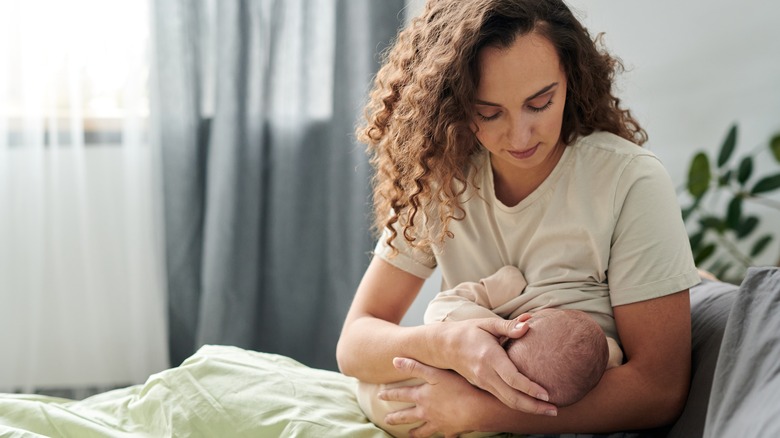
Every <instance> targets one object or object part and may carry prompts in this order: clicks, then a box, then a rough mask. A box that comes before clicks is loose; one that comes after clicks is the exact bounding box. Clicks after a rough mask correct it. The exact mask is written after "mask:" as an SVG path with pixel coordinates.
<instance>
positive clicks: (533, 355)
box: [357, 266, 623, 437]
mask: <svg viewBox="0 0 780 438" xmlns="http://www.w3.org/2000/svg"><path fill="white" fill-rule="evenodd" d="M508 285H511V287H507V286H508ZM526 285H527V283H526V281H525V278H524V277H523V275H522V273H520V271H519V270H518V269H517V268H515V267H512V266H507V267H504V268H501V269H500V270H499V271H498V272H496V273H495V274H493V275H491V276H490V277H487V278H485V279H482V280H481V281H480V282H478V283H463V284H460V285H458V286H456V287H455V288H454V289H451V290H447V291H443V292H441V293H439V294H438V295H437V296H436V298H434V299H433V300H432V301H431V303H430V304H429V305H428V308H427V309H426V312H425V317H424V320H425V323H426V324H429V323H432V322H437V321H460V320H464V319H472V318H481V317H494V318H506V317H508V316H509V313H516V312H512V310H514V311H517V310H518V309H516V308H515V309H511V310H510V309H507V304H510V303H512V302H513V299H514V298H516V297H518V296H519V295H520V294H521V293H522V291H523V289H525V286H526ZM507 289H510V290H507ZM514 307H516V306H514ZM529 311H530V312H531V313H533V317H532V318H531V319H530V320H529V321H528V322H527V324H529V330H528V332H527V333H526V334H525V335H524V336H523V337H522V338H520V339H516V340H515V339H509V340H507V341H505V342H504V344H503V346H504V348H505V349H506V350H507V355H508V356H509V358H510V359H511V360H512V362H514V364H515V366H517V369H518V371H520V372H521V373H522V374H524V375H525V376H526V377H528V378H529V379H531V380H532V381H534V382H536V383H538V384H539V385H541V386H542V387H543V388H545V389H546V390H547V392H548V394H549V396H550V402H551V403H553V404H555V405H557V406H568V405H571V404H573V403H575V402H577V401H578V400H580V399H581V398H582V397H584V396H585V394H587V393H588V392H589V391H590V390H591V389H592V388H593V387H594V386H596V384H597V383H598V382H599V380H600V379H601V376H602V374H603V373H604V370H605V369H607V368H612V367H615V366H618V365H620V364H621V363H622V360H623V353H622V351H621V350H620V347H619V346H618V345H617V342H615V340H614V339H611V338H607V337H606V336H605V335H604V332H603V330H602V329H601V327H600V326H599V325H598V324H597V323H596V322H595V320H593V318H591V317H590V316H588V314H586V313H585V312H582V311H579V310H565V309H556V308H543V309H539V310H536V311H531V310H530V309H529ZM421 383H424V382H422V381H421V380H419V379H410V380H404V381H401V382H395V383H390V384H385V385H380V384H369V383H363V382H360V384H359V386H358V394H357V396H358V402H359V404H360V407H361V408H362V409H363V412H364V413H365V414H366V416H367V417H368V418H369V419H370V420H371V421H372V422H373V423H374V424H376V425H378V426H379V427H381V428H383V429H384V430H385V431H387V432H388V433H390V434H391V435H393V436H396V437H403V436H408V433H409V430H411V429H413V428H415V427H417V426H419V424H407V425H396V426H391V425H388V424H386V423H385V421H384V417H385V415H387V414H388V413H390V412H393V411H396V410H399V409H404V408H407V407H411V406H413V405H412V404H410V403H401V402H388V401H384V400H380V399H379V398H378V397H377V394H378V393H379V391H381V390H383V389H387V388H394V387H399V386H412V385H419V384H421ZM492 434H494V433H492V432H491V433H475V434H469V435H468V436H469V437H472V436H488V435H492Z"/></svg>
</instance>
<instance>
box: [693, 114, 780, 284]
mask: <svg viewBox="0 0 780 438" xmlns="http://www.w3.org/2000/svg"><path fill="white" fill-rule="evenodd" d="M737 135H738V127H737V125H736V124H734V125H732V126H731V128H730V129H729V131H728V133H727V134H726V138H725V140H724V141H723V143H722V145H721V147H720V150H719V151H718V155H717V159H711V158H710V156H709V155H708V154H707V153H706V152H703V151H699V152H696V153H695V154H694V156H693V158H692V160H691V163H690V166H689V170H688V179H687V181H686V183H685V186H684V187H683V188H682V190H686V191H687V192H688V194H689V195H690V204H689V205H687V206H685V207H683V220H684V221H685V223H686V227H687V229H688V235H689V239H690V243H691V248H692V250H693V255H694V259H695V262H696V266H699V267H701V268H703V269H706V270H708V271H710V272H712V273H713V274H715V275H716V276H717V277H718V278H721V279H725V280H727V281H733V282H739V281H740V280H741V278H743V277H744V274H745V271H746V270H747V268H748V267H750V266H755V265H756V263H755V258H756V257H758V256H760V255H761V254H762V253H763V252H764V251H765V250H766V249H767V248H768V247H769V245H770V244H771V243H772V241H773V240H775V239H776V238H778V237H780V236H778V234H780V226H775V227H774V229H773V230H772V232H769V233H763V234H761V233H759V234H760V235H758V236H756V234H757V233H756V230H757V229H758V225H759V223H760V222H761V219H760V218H759V217H758V216H755V215H752V214H749V213H747V212H746V211H745V209H744V208H743V207H744V206H745V203H748V202H749V203H754V204H757V205H761V206H764V207H767V208H770V209H774V210H777V211H780V201H778V200H776V199H773V198H772V197H771V195H772V193H773V192H775V191H777V190H778V189H780V133H778V134H776V135H774V136H773V137H772V138H771V139H770V141H769V143H768V145H767V144H760V145H758V146H757V147H755V148H753V149H752V150H751V151H749V152H748V153H746V154H743V155H741V156H738V157H736V158H734V159H732V156H733V155H734V151H735V149H736V145H737ZM767 146H768V147H767ZM765 152H769V153H770V154H771V155H772V156H773V157H774V160H771V159H770V162H771V167H772V169H770V171H769V174H768V175H767V174H764V175H756V174H755V173H756V172H754V169H755V164H756V163H757V162H758V161H757V160H758V159H759V155H760V154H762V153H765ZM774 223H775V224H778V225H780V220H778V221H776V222H774ZM777 264H778V265H780V260H779V261H778V262H777Z"/></svg>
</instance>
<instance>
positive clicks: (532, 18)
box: [357, 0, 647, 251]
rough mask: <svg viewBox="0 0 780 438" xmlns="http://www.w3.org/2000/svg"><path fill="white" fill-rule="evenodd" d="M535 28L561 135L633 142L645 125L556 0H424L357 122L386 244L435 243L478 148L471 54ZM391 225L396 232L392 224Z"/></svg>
mask: <svg viewBox="0 0 780 438" xmlns="http://www.w3.org/2000/svg"><path fill="white" fill-rule="evenodd" d="M531 32H535V33H537V34H538V35H541V36H544V37H545V38H547V39H548V40H549V41H550V42H551V43H552V44H553V46H555V48H556V50H557V53H558V57H559V58H560V61H561V65H562V68H563V70H564V72H565V74H566V79H567V90H566V93H567V97H566V104H565V107H564V114H563V125H562V129H561V139H562V141H563V142H564V143H565V144H569V143H571V142H572V141H573V140H574V139H576V138H577V137H579V136H582V135H588V134H590V133H592V132H594V131H608V132H612V133H614V134H616V135H619V136H620V137H623V138H625V139H628V140H631V141H633V142H635V143H637V144H640V145H641V144H643V143H644V142H645V141H646V140H647V135H646V133H645V131H644V130H643V129H642V128H641V127H640V126H639V124H638V123H637V121H636V120H635V119H634V118H633V116H632V115H631V113H630V112H629V111H628V110H626V109H621V108H620V99H618V98H617V97H615V95H614V94H613V90H612V85H613V80H614V76H615V73H616V72H617V71H622V69H623V66H622V64H621V63H620V61H619V60H618V59H616V58H613V57H612V56H610V55H609V54H608V53H606V51H603V50H600V49H599V47H598V46H599V43H600V41H599V39H600V38H599V37H597V38H595V39H591V37H590V35H589V34H588V31H587V30H586V29H585V28H584V27H583V26H582V24H580V22H579V21H578V20H577V19H576V18H575V17H574V15H573V14H572V12H571V11H570V10H569V8H568V7H567V6H566V5H565V4H564V3H563V1H561V0H468V1H463V0H428V2H427V4H426V7H425V10H424V12H423V14H422V15H420V16H419V17H417V18H415V19H413V20H412V21H411V23H410V24H409V26H408V27H407V28H406V29H404V30H403V31H401V32H400V33H399V35H398V37H397V39H396V41H395V44H394V45H393V46H392V47H391V49H390V50H389V51H388V52H386V53H385V58H384V63H383V66H382V67H381V69H380V70H379V72H378V73H377V75H376V78H375V82H374V87H373V90H372V92H371V94H370V100H369V102H368V105H367V107H366V121H365V123H364V124H363V125H362V126H360V127H359V128H358V130H357V136H358V139H359V140H360V141H361V142H363V143H365V144H366V145H367V150H368V154H369V159H370V162H371V164H372V166H373V167H374V171H375V173H374V177H373V199H374V227H375V231H377V232H378V233H379V234H381V233H382V232H383V231H387V232H388V235H387V238H386V243H387V244H388V245H389V246H390V247H391V248H393V251H395V247H394V246H393V240H394V239H395V238H396V237H398V234H399V232H400V234H402V236H403V238H404V239H405V240H406V241H407V242H408V243H409V244H410V245H411V246H412V247H420V246H428V245H431V244H437V243H443V241H444V239H445V238H447V237H451V233H450V232H449V231H448V225H449V222H450V221H451V220H453V219H455V220H460V219H462V218H463V217H464V216H465V213H464V210H463V208H462V207H461V204H460V201H459V196H460V195H461V194H463V193H464V192H465V190H466V189H467V187H468V184H469V183H471V184H473V181H471V182H469V181H467V175H468V172H469V169H468V167H469V166H468V165H469V162H470V160H471V159H472V156H473V155H474V153H475V152H477V151H479V150H480V145H479V143H478V142H477V139H476V136H475V135H474V133H473V131H472V130H471V127H470V126H471V123H472V122H471V121H472V119H473V117H474V109H473V102H474V98H475V93H476V91H475V90H476V87H477V84H478V83H479V66H478V65H477V54H478V52H479V50H480V49H481V48H483V47H486V46H494V47H499V48H506V47H509V46H511V45H512V43H513V42H514V41H515V39H516V38H517V37H518V36H521V35H526V34H529V33H531ZM397 230H398V231H397Z"/></svg>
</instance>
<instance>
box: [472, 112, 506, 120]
mask: <svg viewBox="0 0 780 438" xmlns="http://www.w3.org/2000/svg"><path fill="white" fill-rule="evenodd" d="M500 115H501V113H500V112H497V113H495V114H491V115H489V116H486V115H484V114H482V113H477V116H479V118H480V119H482V120H484V121H486V122H489V121H491V120H496V119H497V118H498V116H500Z"/></svg>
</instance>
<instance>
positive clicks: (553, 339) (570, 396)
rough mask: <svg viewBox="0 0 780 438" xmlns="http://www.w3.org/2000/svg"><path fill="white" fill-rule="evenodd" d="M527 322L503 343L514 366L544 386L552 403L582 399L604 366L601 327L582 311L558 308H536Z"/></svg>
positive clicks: (566, 403) (606, 352) (605, 357)
mask: <svg viewBox="0 0 780 438" xmlns="http://www.w3.org/2000/svg"><path fill="white" fill-rule="evenodd" d="M528 324H529V330H528V333H526V334H525V335H524V336H523V337H522V338H520V339H514V340H512V341H510V342H508V343H507V345H506V349H507V353H508V354H509V357H510V358H511V359H512V361H513V362H514V363H515V365H516V366H517V370H518V371H520V372H521V373H522V374H523V375H525V376H526V377H528V378H529V379H531V380H532V381H534V382H536V383H538V384H539V385H541V386H542V388H544V389H546V390H547V392H548V393H549V395H550V403H553V404H555V405H556V406H561V407H562V406H569V405H571V404H574V403H575V402H577V401H579V400H580V399H582V398H583V397H584V396H585V394H587V393H588V392H589V391H590V390H591V389H593V388H594V387H595V386H596V385H597V384H598V383H599V380H601V376H602V375H603V374H604V371H605V370H606V368H607V360H608V358H609V348H608V347H607V338H606V336H605V335H604V332H603V331H602V329H601V327H600V326H599V325H598V324H597V323H596V321H594V320H593V319H592V318H591V317H590V316H588V315H587V314H586V313H585V312H581V311H576V310H562V309H545V310H542V311H539V312H537V313H536V314H534V316H533V317H532V318H531V319H530V320H529V321H528Z"/></svg>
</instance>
